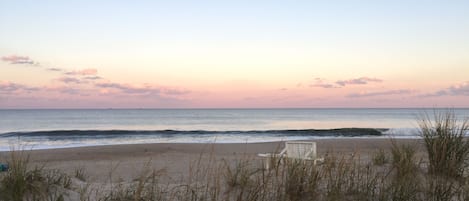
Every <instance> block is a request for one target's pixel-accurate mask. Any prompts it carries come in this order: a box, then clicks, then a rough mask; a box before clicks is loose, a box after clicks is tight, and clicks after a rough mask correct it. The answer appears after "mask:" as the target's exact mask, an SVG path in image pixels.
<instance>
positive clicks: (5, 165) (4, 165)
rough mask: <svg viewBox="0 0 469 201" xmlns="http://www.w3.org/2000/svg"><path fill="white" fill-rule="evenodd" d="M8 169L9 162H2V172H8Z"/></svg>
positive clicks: (0, 166)
mask: <svg viewBox="0 0 469 201" xmlns="http://www.w3.org/2000/svg"><path fill="white" fill-rule="evenodd" d="M8 169H9V167H8V164H5V163H0V172H6V171H8Z"/></svg>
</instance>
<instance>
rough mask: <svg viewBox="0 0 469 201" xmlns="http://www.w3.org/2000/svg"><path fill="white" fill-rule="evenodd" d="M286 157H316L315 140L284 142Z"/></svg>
mask: <svg viewBox="0 0 469 201" xmlns="http://www.w3.org/2000/svg"><path fill="white" fill-rule="evenodd" d="M285 151H286V155H287V157H288V158H297V159H316V156H317V154H316V142H285Z"/></svg>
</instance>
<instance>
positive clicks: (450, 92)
mask: <svg viewBox="0 0 469 201" xmlns="http://www.w3.org/2000/svg"><path fill="white" fill-rule="evenodd" d="M438 96H469V81H467V82H463V83H460V84H455V85H452V86H450V87H448V88H446V89H442V90H439V91H436V92H433V93H428V94H424V95H422V96H421V97H438Z"/></svg>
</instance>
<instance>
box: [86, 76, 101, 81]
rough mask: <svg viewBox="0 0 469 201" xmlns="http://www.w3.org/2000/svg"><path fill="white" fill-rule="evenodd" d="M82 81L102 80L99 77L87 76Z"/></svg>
mask: <svg viewBox="0 0 469 201" xmlns="http://www.w3.org/2000/svg"><path fill="white" fill-rule="evenodd" d="M83 79H87V80H100V79H103V78H102V77H100V76H88V77H84V78H83Z"/></svg>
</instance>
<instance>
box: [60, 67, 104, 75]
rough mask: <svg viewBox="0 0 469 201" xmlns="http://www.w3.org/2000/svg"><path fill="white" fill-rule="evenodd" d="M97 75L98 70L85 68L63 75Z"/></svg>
mask: <svg viewBox="0 0 469 201" xmlns="http://www.w3.org/2000/svg"><path fill="white" fill-rule="evenodd" d="M96 74H98V69H96V68H87V69H83V70H79V71H68V72H66V73H65V75H81V76H87V75H96Z"/></svg>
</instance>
